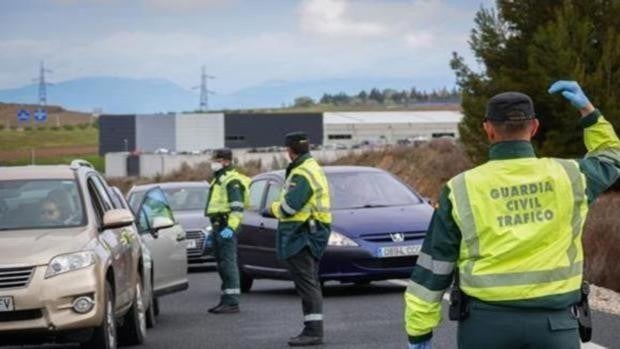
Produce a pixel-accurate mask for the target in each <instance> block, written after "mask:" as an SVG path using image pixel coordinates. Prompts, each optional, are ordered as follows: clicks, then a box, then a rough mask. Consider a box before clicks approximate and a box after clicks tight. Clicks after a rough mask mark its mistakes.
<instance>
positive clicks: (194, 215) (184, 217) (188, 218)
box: [174, 211, 211, 231]
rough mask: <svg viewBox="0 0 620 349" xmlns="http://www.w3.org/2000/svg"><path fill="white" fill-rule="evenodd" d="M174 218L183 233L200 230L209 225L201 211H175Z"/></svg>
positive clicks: (207, 219)
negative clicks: (181, 227) (179, 224)
mask: <svg viewBox="0 0 620 349" xmlns="http://www.w3.org/2000/svg"><path fill="white" fill-rule="evenodd" d="M174 218H176V220H177V221H179V223H181V225H182V226H183V230H185V231H189V230H200V229H202V228H204V227H207V226H210V225H211V222H210V221H209V218H207V217H205V215H204V212H203V211H175V212H174Z"/></svg>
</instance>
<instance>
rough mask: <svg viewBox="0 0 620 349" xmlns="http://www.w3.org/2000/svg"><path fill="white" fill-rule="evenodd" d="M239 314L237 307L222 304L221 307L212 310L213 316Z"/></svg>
mask: <svg viewBox="0 0 620 349" xmlns="http://www.w3.org/2000/svg"><path fill="white" fill-rule="evenodd" d="M238 312H239V305H237V304H235V305H228V304H222V305H221V306H219V307H217V308H215V309H213V311H212V313H213V314H234V313H238Z"/></svg>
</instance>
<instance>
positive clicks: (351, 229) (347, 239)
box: [239, 166, 433, 292]
mask: <svg viewBox="0 0 620 349" xmlns="http://www.w3.org/2000/svg"><path fill="white" fill-rule="evenodd" d="M325 173H326V175H327V179H328V182H329V186H330V194H331V202H332V214H333V223H332V232H331V235H330V238H329V245H328V248H327V250H326V252H325V255H324V256H323V259H322V260H321V265H320V269H319V277H320V279H321V281H322V282H325V281H330V280H335V281H339V282H343V283H351V282H352V283H358V284H365V283H369V282H371V281H379V280H388V279H395V278H407V277H409V276H410V274H411V270H412V268H413V266H414V264H415V262H416V259H417V256H418V254H419V253H420V249H421V246H422V241H423V239H424V236H425V234H426V231H427V229H428V225H429V223H430V220H431V216H432V213H433V208H432V207H431V205H429V203H428V202H427V200H424V199H423V198H422V197H420V196H419V195H418V194H417V193H416V192H415V191H414V190H412V189H411V188H410V187H408V186H407V185H406V184H404V183H402V182H401V181H400V180H398V179H397V178H396V177H394V176H393V175H391V174H390V173H388V172H385V171H383V170H380V169H377V168H372V167H353V166H346V167H344V166H343V167H340V166H335V167H329V166H328V167H325ZM283 185H284V171H275V172H268V173H264V174H261V175H258V176H256V177H254V178H253V179H252V183H251V186H250V202H251V207H250V208H249V209H248V210H247V211H246V214H245V218H244V222H243V227H242V231H241V234H240V235H239V269H240V272H241V288H242V291H244V292H247V291H249V290H250V288H251V287H252V283H253V280H254V279H260V278H267V279H282V280H290V276H289V274H288V272H287V270H286V267H285V266H284V264H283V263H282V262H281V261H279V260H278V259H277V257H276V250H275V243H276V228H277V225H278V222H277V220H276V219H274V218H266V217H263V216H261V214H260V212H261V211H262V209H263V208H264V207H268V206H270V205H271V203H272V202H273V201H274V200H277V199H278V198H279V196H280V192H281V190H282V186H283Z"/></svg>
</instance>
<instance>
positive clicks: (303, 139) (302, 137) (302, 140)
mask: <svg viewBox="0 0 620 349" xmlns="http://www.w3.org/2000/svg"><path fill="white" fill-rule="evenodd" d="M308 142H309V141H308V135H307V134H306V133H304V132H291V133H289V134H287V135H286V137H285V140H284V145H286V146H287V147H291V148H293V147H295V146H297V145H302V144H308Z"/></svg>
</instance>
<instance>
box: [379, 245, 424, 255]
mask: <svg viewBox="0 0 620 349" xmlns="http://www.w3.org/2000/svg"><path fill="white" fill-rule="evenodd" d="M421 249H422V245H406V246H390V247H380V248H379V257H381V258H389V257H405V256H417V255H418V254H420V250H421Z"/></svg>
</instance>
